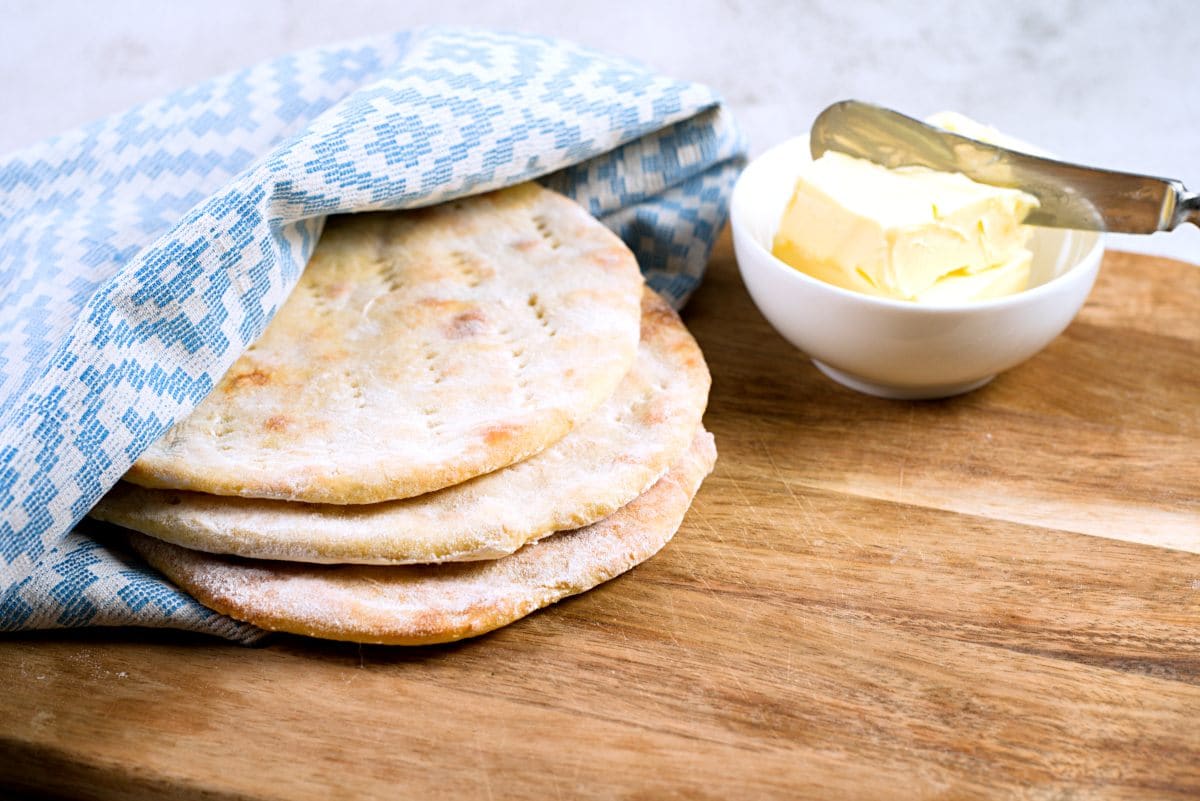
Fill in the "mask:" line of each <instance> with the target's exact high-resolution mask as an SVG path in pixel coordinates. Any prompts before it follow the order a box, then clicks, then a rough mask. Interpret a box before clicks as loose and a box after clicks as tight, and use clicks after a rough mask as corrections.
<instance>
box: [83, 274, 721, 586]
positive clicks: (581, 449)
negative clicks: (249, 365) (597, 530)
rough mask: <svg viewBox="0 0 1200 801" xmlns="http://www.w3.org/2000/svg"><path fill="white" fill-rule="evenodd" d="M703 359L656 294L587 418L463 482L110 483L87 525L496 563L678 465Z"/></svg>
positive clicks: (239, 542) (303, 552)
mask: <svg viewBox="0 0 1200 801" xmlns="http://www.w3.org/2000/svg"><path fill="white" fill-rule="evenodd" d="M708 388H709V375H708V368H707V367H706V366H705V364H704V356H703V354H701V352H700V348H699V347H697V345H696V342H695V340H693V339H692V337H691V335H690V334H689V333H688V331H687V329H686V328H685V327H684V326H683V323H681V322H680V321H679V318H678V316H676V314H675V312H674V311H672V310H671V308H670V307H669V306H668V305H667V304H666V302H665V301H663V300H662V299H661V298H660V297H659V296H658V295H657V294H655V293H654V291H653V290H651V289H649V288H647V289H646V290H645V294H644V297H643V301H642V338H641V343H640V345H639V346H638V356H637V359H636V361H635V362H634V364H633V368H632V369H631V370H630V371H629V373H627V374H626V375H625V377H624V378H623V379H622V380H621V383H620V384H619V385H617V389H616V391H615V392H614V393H613V394H612V396H611V397H609V398H608V399H607V400H606V401H605V402H604V403H603V404H602V405H601V406H600V408H599V409H597V410H596V412H595V414H593V415H592V416H591V417H589V418H588V419H587V420H585V421H584V422H583V423H581V424H580V425H579V426H577V427H576V428H575V429H573V430H572V431H571V432H570V433H569V434H567V435H566V436H565V437H563V438H562V439H561V440H559V441H558V442H556V443H554V444H553V445H551V446H550V447H549V448H547V449H546V450H544V451H541V452H540V453H537V454H535V455H533V456H531V457H529V458H528V459H526V460H525V461H523V462H518V463H517V464H515V465H512V466H510V467H505V468H502V469H500V470H497V471H495V472H493V473H488V474H487V475H483V476H479V477H478V478H474V479H471V480H470V481H466V482H464V483H462V484H455V485H454V486H451V487H446V488H445V489H442V490H438V491H437V492H431V493H428V494H425V495H419V496H417V497H415V498H406V499H403V500H398V501H385V502H383V503H376V504H368V505H358V506H344V505H340V506H339V505H329V504H307V503H293V502H290V501H274V500H259V499H254V498H230V497H226V496H220V495H209V494H205V493H197V492H185V491H179V490H156V489H145V488H143V487H137V486H134V485H132V484H128V483H122V484H118V485H117V486H116V487H115V488H113V490H112V491H111V492H110V493H109V494H108V495H107V496H105V498H103V499H102V500H101V501H100V503H99V504H98V505H97V506H96V508H95V509H93V510H92V512H91V514H92V517H95V518H97V519H99V520H104V521H107V522H110V523H116V524H117V525H120V526H124V527H125V528H131V529H133V530H135V531H140V532H142V533H143V534H149V535H150V536H153V537H157V538H158V539H161V540H166V541H167V542H173V543H175V544H176V545H182V546H184V547H185V548H191V549H194V550H200V551H208V552H210V553H224V554H233V555H236V556H245V557H252V558H258V559H282V560H285V561H293V562H333V563H354V564H412V563H429V562H445V561H465V560H472V559H495V558H497V557H500V556H504V555H505V554H509V553H512V552H513V551H515V550H517V549H518V548H520V547H521V546H522V545H525V544H526V543H528V542H532V541H534V540H537V539H539V538H541V537H543V536H545V535H547V534H550V533H552V532H555V531H563V530H566V529H573V528H579V527H580V526H585V525H588V524H589V523H594V522H595V521H597V520H599V519H600V518H602V517H605V516H607V515H609V514H611V513H612V512H614V511H616V510H617V509H619V508H620V507H622V506H624V505H625V504H627V503H629V502H630V501H631V500H633V499H634V498H636V497H637V496H638V495H639V494H641V493H642V492H643V491H645V489H646V488H647V487H649V486H650V485H651V484H653V483H654V482H655V481H657V480H658V478H659V477H660V476H661V475H662V474H663V473H664V472H666V470H667V469H668V468H669V467H670V466H671V465H672V464H674V463H675V462H676V460H678V459H679V457H680V456H681V455H682V454H683V452H684V451H685V450H686V449H687V447H688V445H689V444H690V443H691V441H692V437H693V434H694V432H695V431H696V429H697V428H698V427H699V425H700V418H701V417H702V416H703V414H704V407H705V405H706V402H707V400H708Z"/></svg>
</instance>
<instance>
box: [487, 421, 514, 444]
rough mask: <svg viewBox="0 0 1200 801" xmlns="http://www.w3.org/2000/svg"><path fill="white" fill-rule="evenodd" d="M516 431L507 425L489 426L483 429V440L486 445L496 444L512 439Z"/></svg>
mask: <svg viewBox="0 0 1200 801" xmlns="http://www.w3.org/2000/svg"><path fill="white" fill-rule="evenodd" d="M515 433H516V431H515V430H514V429H513V427H512V426H509V425H498V426H490V427H488V428H486V429H484V432H483V441H484V442H486V443H487V444H488V445H496V444H498V443H501V442H504V441H505V440H509V439H512V437H513V435H514V434H515Z"/></svg>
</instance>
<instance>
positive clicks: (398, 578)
mask: <svg viewBox="0 0 1200 801" xmlns="http://www.w3.org/2000/svg"><path fill="white" fill-rule="evenodd" d="M715 460H716V448H715V447H714V445H713V441H712V435H710V434H709V433H708V432H706V431H703V430H701V431H698V432H697V433H696V436H695V439H694V440H693V443H692V445H691V446H690V447H689V448H688V450H687V451H686V452H685V453H684V455H683V456H682V457H681V458H680V460H679V462H677V463H676V464H675V465H674V466H673V467H672V468H671V469H670V470H669V471H668V472H667V473H666V475H664V476H663V477H662V478H661V479H659V480H658V482H657V483H655V484H654V486H652V487H651V488H650V489H648V490H646V492H644V493H643V494H642V495H640V496H638V497H637V498H635V499H634V500H633V501H632V502H631V503H629V504H628V505H627V506H624V507H622V508H621V509H618V510H617V511H616V512H614V513H613V514H612V515H610V516H609V517H606V518H604V519H603V520H601V521H599V522H597V523H593V524H592V525H590V526H587V527H585V528H580V529H576V530H574V531H566V532H562V533H560V534H555V535H554V536H552V537H547V538H546V539H544V540H541V541H540V542H536V543H533V544H531V545H526V546H525V547H524V548H522V549H521V550H519V551H517V552H516V553H514V554H512V555H511V556H506V557H504V558H502V559H496V560H492V561H485V562H455V563H451V564H442V565H407V566H376V565H305V564H298V563H294V562H267V561H260V560H248V559H241V558H238V557H234V556H214V555H212V554H206V553H201V552H199V551H190V550H188V549H186V548H180V547H179V546H178V545H171V544H170V543H166V542H162V541H161V540H156V539H154V538H152V537H146V536H144V535H142V534H136V533H133V532H130V534H129V539H130V543H131V544H132V546H133V548H134V550H136V551H137V552H138V553H139V554H141V555H142V556H143V557H144V558H145V559H146V560H147V561H148V562H149V563H150V564H151V565H153V566H154V567H156V568H157V569H158V570H160V571H161V572H162V573H164V574H165V575H166V576H167V577H168V578H169V579H170V580H171V581H173V582H175V583H176V584H177V585H179V586H180V587H182V588H183V589H184V590H186V591H187V592H188V593H190V594H191V595H193V596H194V597H195V598H196V599H197V600H199V601H200V602H201V603H203V604H204V605H205V606H208V607H210V608H212V609H214V610H216V611H218V612H221V613H223V614H226V615H229V616H231V617H234V618H236V619H238V620H243V621H246V622H248V623H253V624H254V625H256V626H260V627H262V628H264V629H270V630H272V631H288V632H292V633H294V634H304V635H308V636H311V637H324V638H328V639H335V640H350V641H354V642H364V643H390V644H395V645H423V644H427V643H438V642H450V641H452V640H459V639H462V638H464V637H474V636H476V635H479V634H483V633H485V632H488V631H491V630H492V629H496V628H499V627H500V626H504V625H506V624H508V623H511V622H513V621H514V620H517V619H519V618H522V617H524V616H525V615H528V614H529V613H530V612H533V611H534V610H536V609H540V608H541V607H543V606H548V605H549V604H552V603H554V602H555V601H558V600H560V599H562V598H565V597H567V596H568V595H575V594H576V593H580V592H583V591H585V590H588V589H591V588H592V587H594V586H596V585H597V584H600V583H601V582H604V581H607V580H608V579H611V578H613V577H614V576H616V575H619V574H620V573H624V572H625V571H626V570H629V569H630V568H631V567H633V566H634V565H637V564H639V563H641V562H644V561H645V560H647V559H649V558H650V557H651V556H653V555H654V554H655V553H657V552H658V551H659V549H661V548H662V547H663V546H664V545H665V544H666V543H667V541H668V540H670V539H671V537H672V536H673V535H674V534H675V531H676V530H677V529H678V528H679V525H680V523H681V522H682V521H683V517H684V514H685V513H686V512H687V509H688V506H689V505H690V504H691V501H692V498H693V497H694V496H695V494H696V491H697V489H699V487H700V482H701V481H702V480H703V479H704V477H705V476H706V475H708V473H709V472H710V471H711V470H712V466H713V462H714V461H715Z"/></svg>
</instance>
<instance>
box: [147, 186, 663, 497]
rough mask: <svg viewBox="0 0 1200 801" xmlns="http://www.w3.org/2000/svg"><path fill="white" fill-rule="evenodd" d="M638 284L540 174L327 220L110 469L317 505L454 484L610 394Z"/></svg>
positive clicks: (620, 368)
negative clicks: (215, 367) (207, 386)
mask: <svg viewBox="0 0 1200 801" xmlns="http://www.w3.org/2000/svg"><path fill="white" fill-rule="evenodd" d="M641 294H642V278H641V274H640V273H639V272H638V267H637V263H636V261H635V259H634V257H633V255H632V254H631V253H630V252H629V250H628V248H626V247H625V245H624V244H623V243H622V242H621V241H620V240H619V239H618V238H617V237H616V236H615V235H614V234H612V233H611V232H610V231H609V230H608V229H607V228H605V227H604V226H603V225H602V224H600V223H599V222H598V221H597V220H595V219H594V218H592V217H591V216H589V215H588V214H587V213H586V212H585V211H584V210H583V209H581V208H580V207H579V206H577V205H576V204H574V203H573V202H571V201H570V200H567V199H566V198H564V197H562V196H561V195H558V194H555V193H554V192H551V191H549V190H547V189H543V188H541V187H539V186H537V185H536V184H524V185H521V186H517V187H513V188H510V189H505V190H501V191H499V192H493V193H490V194H486V195H478V196H475V197H471V198H467V199H465V200H462V201H457V202H454V203H447V204H443V205H440V206H435V207H432V208H428V209H421V210H417V211H409V212H402V213H394V214H364V215H354V216H346V217H335V218H331V220H330V221H329V223H328V225H327V227H326V230H325V233H324V236H323V237H322V239H321V243H320V245H319V246H318V247H317V250H316V252H315V253H314V254H313V257H312V260H311V261H310V263H309V265H308V267H307V268H306V269H305V271H304V274H303V276H302V277H301V279H300V282H299V284H298V285H297V287H296V289H295V290H294V291H293V293H292V295H291V296H290V297H289V298H288V300H287V302H286V303H285V304H284V305H283V307H281V309H280V310H279V312H278V314H277V315H276V317H275V319H273V320H272V321H271V324H270V325H269V326H268V328H267V330H266V332H265V333H264V334H263V336H262V338H261V339H259V341H258V342H256V343H255V344H254V345H253V346H252V347H251V348H250V349H249V350H248V351H247V352H246V353H245V354H244V355H243V356H242V357H241V358H240V359H239V360H238V361H237V362H236V363H235V364H234V366H233V368H232V369H231V370H230V371H229V372H228V373H227V374H226V375H225V376H224V378H223V379H222V380H221V382H220V383H219V384H218V385H217V387H216V389H215V390H214V391H213V392H212V394H211V395H210V396H209V397H208V398H206V399H205V400H204V401H203V402H202V403H201V404H200V405H199V406H198V407H197V408H196V409H195V411H194V412H193V413H192V414H191V415H190V416H189V417H188V418H187V419H185V420H183V421H181V422H180V423H178V424H177V425H175V426H174V427H173V428H172V429H171V430H170V431H169V432H167V434H166V435H165V436H164V437H163V438H162V439H161V440H159V441H158V442H156V443H155V444H154V445H152V446H151V447H150V449H149V450H147V451H146V453H145V454H144V455H143V456H142V457H141V458H140V459H139V460H138V461H137V463H136V464H135V465H134V466H133V468H132V469H131V470H130V471H129V473H128V474H127V475H126V478H127V480H129V481H131V482H133V483H135V484H139V485H141V486H146V487H158V488H165V489H187V490H194V491H198V492H208V493H213V494H217V495H233V496H242V497H250V498H276V499H281V500H290V501H306V502H312V503H332V504H363V503H375V502H378V501H385V500H392V499H396V498H408V497H412V496H414V495H419V494H421V493H425V492H431V491H433V490H437V489H441V488H443V487H447V486H450V485H452V484H457V483H459V482H462V481H465V480H467V479H469V478H472V477H474V476H478V475H481V474H483V473H487V472H490V471H492V470H496V469H497V468H500V467H504V466H505V465H509V464H512V463H514V462H516V461H519V460H521V459H524V458H526V457H528V456H530V455H531V454H534V453H537V452H538V451H541V450H542V449H544V448H546V447H547V446H549V445H551V444H552V443H554V442H556V441H557V440H559V439H560V438H561V437H562V436H563V435H564V434H566V433H567V432H568V431H569V430H570V429H571V428H572V427H573V426H575V425H576V424H577V423H580V422H582V421H583V420H585V419H587V417H588V416H589V415H591V414H592V412H594V411H595V410H596V408H597V407H598V406H599V405H600V404H601V403H602V402H603V401H604V399H605V398H607V397H608V396H609V395H611V394H612V392H613V390H614V389H616V387H617V384H618V383H619V382H620V380H621V377H622V376H623V375H624V374H625V373H626V372H627V371H628V370H629V368H630V367H631V366H632V364H633V360H634V355H635V353H636V350H637V341H638V327H639V318H640V316H641V315H640V299H641Z"/></svg>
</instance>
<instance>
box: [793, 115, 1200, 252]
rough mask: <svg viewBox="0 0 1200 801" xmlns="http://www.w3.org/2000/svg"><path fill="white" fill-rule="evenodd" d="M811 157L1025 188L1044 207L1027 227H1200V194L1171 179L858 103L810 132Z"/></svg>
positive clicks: (1138, 230) (1145, 230) (821, 119)
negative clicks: (1075, 160) (833, 153)
mask: <svg viewBox="0 0 1200 801" xmlns="http://www.w3.org/2000/svg"><path fill="white" fill-rule="evenodd" d="M809 136H810V148H811V150H812V155H813V158H818V157H820V155H821V154H822V153H824V152H825V151H827V150H837V151H839V152H842V153H846V154H848V155H851V156H856V157H858V158H863V159H867V160H868V161H873V162H875V163H876V164H881V165H883V166H884V167H889V168H896V167H903V166H910V165H913V166H921V167H928V168H930V169H934V170H940V171H943V172H960V173H962V174H963V175H965V176H967V177H968V178H970V179H972V180H974V181H978V182H979V183H983V184H990V185H992V186H1002V187H1008V188H1014V189H1021V190H1023V191H1025V192H1028V193H1029V194H1031V195H1033V196H1034V197H1036V198H1037V199H1038V201H1039V202H1040V204H1041V206H1040V207H1039V208H1038V209H1037V210H1035V211H1034V212H1032V213H1030V215H1029V217H1028V218H1027V219H1026V220H1025V222H1026V223H1027V224H1029V225H1042V226H1046V227H1050V228H1077V229H1083V230H1091V231H1113V232H1119V233H1130V234H1151V233H1154V232H1155V231H1170V230H1173V229H1175V228H1177V227H1178V226H1179V225H1181V224H1183V223H1184V222H1190V223H1193V224H1195V225H1197V226H1200V194H1197V193H1195V192H1189V191H1188V190H1187V188H1186V187H1184V185H1183V184H1182V183H1181V182H1179V181H1176V180H1173V179H1170V178H1156V177H1153V176H1150V175H1137V174H1135V173H1126V172H1116V171H1113V170H1103V169H1096V168H1093V167H1085V166H1083V165H1080V164H1070V163H1068V162H1065V161H1058V160H1056V159H1050V158H1044V157H1042V156H1035V155H1031V154H1028V153H1021V152H1019V151H1016V150H1010V149H1008V148H1004V147H999V146H997V145H992V144H988V143H986V142H980V141H978V140H975V139H970V138H968V137H965V136H961V135H959V134H955V133H950V132H949V131H946V130H943V129H941V128H937V127H934V126H932V125H926V124H925V123H923V122H921V121H920V120H915V119H913V118H912V117H907V116H905V115H903V114H900V113H899V112H896V111H892V110H891V109H887V108H883V107H882V106H876V105H874V104H871V103H864V102H861V101H858V100H843V101H840V102H838V103H834V104H833V105H832V106H830V107H829V108H827V109H825V110H824V111H822V112H821V113H820V114H819V115H818V116H817V119H816V121H815V122H813V126H812V131H811V133H810V135H809Z"/></svg>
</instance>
